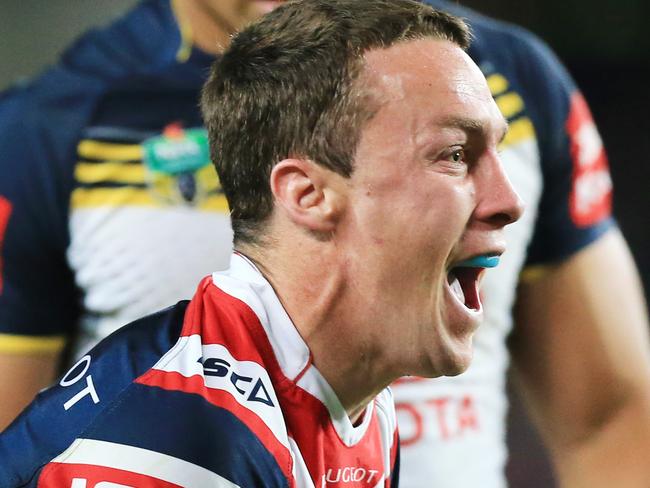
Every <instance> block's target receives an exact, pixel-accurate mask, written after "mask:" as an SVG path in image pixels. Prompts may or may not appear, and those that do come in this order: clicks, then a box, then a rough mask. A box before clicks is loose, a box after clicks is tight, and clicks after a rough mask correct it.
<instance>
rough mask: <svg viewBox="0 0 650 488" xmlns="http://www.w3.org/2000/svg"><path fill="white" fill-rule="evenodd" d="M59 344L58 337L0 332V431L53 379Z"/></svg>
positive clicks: (60, 340) (60, 343)
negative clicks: (15, 334)
mask: <svg viewBox="0 0 650 488" xmlns="http://www.w3.org/2000/svg"><path fill="white" fill-rule="evenodd" d="M62 345H63V339H62V338H60V339H59V338H36V339H35V338H31V337H27V338H25V337H21V336H10V335H2V334H0V371H1V372H2V373H1V374H0V375H1V376H2V378H0V432H1V431H2V430H4V429H5V427H6V426H7V425H9V424H10V423H11V421H12V420H13V419H14V418H15V417H16V416H17V415H18V414H19V413H20V412H21V411H22V409H23V408H25V406H26V405H27V404H29V402H31V401H32V400H33V398H34V396H35V395H36V393H37V392H38V391H39V390H41V389H43V388H45V387H47V386H49V385H50V384H52V382H54V378H55V377H56V374H57V371H58V365H59V359H60V356H61V349H62ZM3 346H4V348H3Z"/></svg>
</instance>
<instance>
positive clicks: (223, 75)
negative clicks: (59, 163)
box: [201, 0, 470, 242]
mask: <svg viewBox="0 0 650 488" xmlns="http://www.w3.org/2000/svg"><path fill="white" fill-rule="evenodd" d="M423 37H433V38H436V39H444V40H449V41H451V42H454V43H456V44H457V45H458V46H460V47H461V48H463V49H466V48H467V46H468V44H469V38H470V35H469V31H468V28H467V26H466V25H465V23H464V22H463V21H462V20H460V19H458V18H456V17H454V16H451V15H449V14H446V13H444V12H440V11H437V10H434V9H433V8H431V7H429V6H427V5H424V4H421V3H419V2H416V1H413V0H363V1H361V0H297V1H291V2H287V3H286V4H284V5H282V6H280V7H278V8H277V9H275V10H274V11H273V12H271V13H270V14H267V15H266V16H264V17H263V18H262V19H261V20H260V21H258V22H256V23H254V24H252V25H251V26H249V27H248V28H246V29H244V30H243V31H242V32H240V33H239V34H238V35H237V36H236V37H234V39H233V40H232V43H231V45H230V47H229V49H228V50H227V51H226V52H225V53H224V54H223V56H221V58H220V59H219V60H217V61H216V62H215V64H214V66H213V67H212V70H211V73H210V76H209V79H208V81H207V82H206V84H205V86H204V88H203V94H202V99H201V108H202V111H203V117H204V119H205V123H206V126H207V129H208V133H209V139H210V149H211V156H212V160H213V161H214V164H215V166H216V168H217V172H218V174H219V178H220V180H221V184H222V186H223V190H224V192H225V195H226V198H227V199H228V204H229V205H230V210H231V219H232V226H233V230H234V234H235V242H238V241H241V242H255V241H256V240H257V237H258V233H259V231H260V224H262V223H263V222H264V221H265V219H266V218H267V217H268V216H269V215H270V213H271V211H272V209H273V195H272V193H271V189H270V185H269V177H270V173H271V170H272V169H273V166H274V165H275V164H276V163H277V162H279V161H281V160H282V159H285V158H288V157H307V158H309V159H311V160H313V161H314V162H316V163H318V164H321V165H323V166H325V167H327V168H329V169H331V170H333V171H336V172H337V173H339V174H341V175H345V176H350V174H351V173H352V170H353V168H352V161H353V159H354V153H355V150H356V147H357V142H358V139H359V134H360V131H361V129H362V127H363V124H364V123H365V122H366V121H367V120H368V119H369V118H371V116H372V113H373V108H372V107H373V104H372V103H370V101H369V97H368V96H367V94H365V93H364V90H363V89H362V87H360V86H357V85H360V83H355V81H356V80H357V79H358V77H359V75H360V73H361V72H362V69H363V55H364V53H365V52H367V51H368V50H371V49H381V48H387V47H390V46H391V45H393V44H395V43H398V42H401V41H407V40H413V39H419V38H423Z"/></svg>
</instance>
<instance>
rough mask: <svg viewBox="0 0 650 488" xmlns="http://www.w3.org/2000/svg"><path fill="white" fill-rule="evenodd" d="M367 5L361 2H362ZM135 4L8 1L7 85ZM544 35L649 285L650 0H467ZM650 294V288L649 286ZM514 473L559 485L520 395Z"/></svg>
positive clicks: (2, 49)
mask: <svg viewBox="0 0 650 488" xmlns="http://www.w3.org/2000/svg"><path fill="white" fill-rule="evenodd" d="M359 1H363V0H359ZM134 3H135V0H111V1H106V0H47V1H42V0H20V1H19V0H0V66H1V67H2V68H1V69H0V88H5V87H7V86H8V85H9V84H10V83H12V82H15V81H18V80H19V79H20V78H23V77H26V76H30V75H33V74H34V73H37V72H38V71H40V70H41V69H43V67H44V66H45V65H47V64H48V63H51V62H53V61H54V60H55V59H56V57H57V54H58V53H60V52H61V49H62V48H63V47H64V46H65V45H67V44H68V43H69V42H71V41H72V40H73V39H74V38H75V37H76V36H77V35H78V34H79V33H80V32H81V31H83V30H85V29H86V28H88V27H90V26H94V25H101V24H105V23H107V22H109V21H110V20H111V19H112V18H114V17H115V16H116V15H118V14H119V13H120V12H122V11H124V10H126V9H127V8H129V7H130V6H131V5H133V4H134ZM459 3H461V4H463V5H466V6H469V7H472V8H475V9H476V10H478V11H480V12H483V13H486V14H488V15H491V16H494V17H498V18H501V19H504V20H508V21H510V22H515V23H517V24H520V25H523V26H524V27H527V28H528V29H530V30H531V31H533V32H535V33H536V34H538V35H539V36H540V37H542V38H543V39H545V40H546V41H547V42H548V43H549V44H550V45H551V46H552V47H553V49H554V50H555V52H556V53H557V54H558V55H559V57H560V58H561V59H562V61H563V62H564V63H565V65H566V66H567V67H568V69H569V71H570V72H571V74H572V75H573V77H574V78H575V79H576V81H577V82H578V85H579V86H580V87H581V88H582V90H583V92H584V93H585V96H586V98H587V100H588V101H589V103H590V105H591V109H592V111H593V114H594V117H595V119H596V122H597V124H598V127H599V129H600V132H601V134H602V136H603V139H604V141H605V146H606V148H607V150H608V153H609V159H610V165H611V171H612V177H613V180H614V185H615V190H616V191H615V197H614V198H615V199H614V202H615V214H616V217H617V218H618V221H619V224H620V226H621V228H622V230H623V232H624V233H625V235H626V236H627V238H628V242H629V243H630V247H631V248H632V251H633V253H634V256H635V258H636V261H637V263H638V265H639V268H640V270H641V274H642V277H643V280H644V283H645V287H646V290H649V289H650V252H648V251H649V249H650V218H649V215H648V214H649V211H650V118H649V114H648V112H649V111H650V90H649V89H648V83H649V81H648V75H650V34H649V33H648V28H647V19H649V18H650V2H647V0H617V1H612V0H517V1H514V0H461V1H460V2H459ZM646 296H648V293H647V292H646ZM514 404H515V408H514V409H513V411H512V413H511V421H510V432H509V443H510V445H511V459H510V463H509V466H508V476H509V479H510V480H511V486H512V487H513V488H547V487H550V486H553V477H552V474H551V472H550V469H549V468H548V464H547V460H546V457H545V455H544V452H543V450H542V449H541V447H539V443H538V442H537V441H536V435H535V433H534V431H533V430H532V429H531V428H530V426H529V424H528V423H527V422H526V420H525V417H524V416H523V414H522V413H521V408H520V407H519V406H518V405H519V403H518V401H517V400H516V399H514Z"/></svg>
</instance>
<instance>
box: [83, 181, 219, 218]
mask: <svg viewBox="0 0 650 488" xmlns="http://www.w3.org/2000/svg"><path fill="white" fill-rule="evenodd" d="M71 206H72V208H73V209H80V208H98V207H128V206H132V207H161V208H162V207H165V206H167V204H165V203H164V202H161V201H159V200H157V199H156V198H155V197H154V196H152V195H151V193H150V192H149V191H148V190H146V189H142V188H133V187H123V188H91V189H88V188H77V189H75V190H74V191H73V192H72V198H71ZM196 208H198V209H199V210H206V211H213V212H221V213H228V212H229V210H228V202H227V201H226V197H225V196H224V195H221V194H219V195H213V196H210V197H208V198H206V199H205V200H204V201H202V202H200V203H199V204H198V205H197V206H196Z"/></svg>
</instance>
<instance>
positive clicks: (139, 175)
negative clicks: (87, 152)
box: [74, 162, 145, 183]
mask: <svg viewBox="0 0 650 488" xmlns="http://www.w3.org/2000/svg"><path fill="white" fill-rule="evenodd" d="M74 176H75V179H76V180H77V181H78V182H80V183H99V182H102V181H115V182H119V183H144V181H145V170H144V167H143V166H141V165H139V164H137V165H136V164H128V165H127V164H123V163H114V162H107V163H101V164H92V163H83V162H79V163H77V166H76V167H75V170H74Z"/></svg>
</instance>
